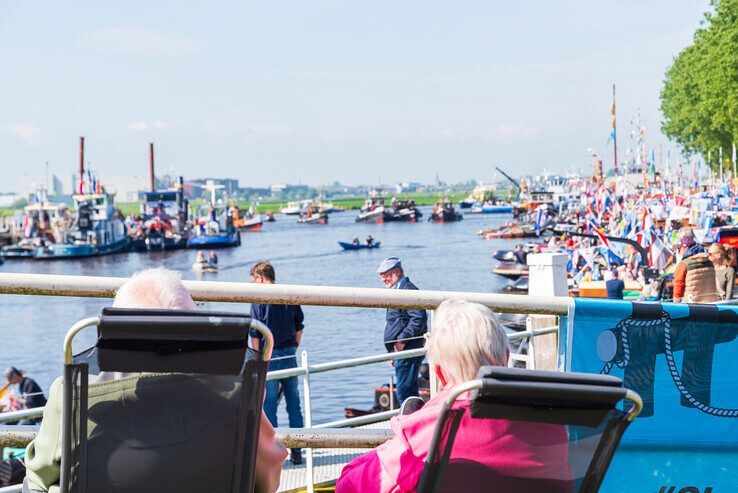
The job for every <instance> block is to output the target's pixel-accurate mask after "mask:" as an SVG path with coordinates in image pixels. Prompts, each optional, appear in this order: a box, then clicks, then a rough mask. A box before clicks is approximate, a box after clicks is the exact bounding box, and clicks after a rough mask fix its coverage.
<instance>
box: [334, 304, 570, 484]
mask: <svg viewBox="0 0 738 493" xmlns="http://www.w3.org/2000/svg"><path fill="white" fill-rule="evenodd" d="M429 336H430V337H429V338H428V342H427V349H428V361H429V363H430V367H431V371H432V372H433V373H434V374H435V376H436V377H437V378H438V381H439V386H440V388H439V391H438V393H437V394H436V395H435V396H433V397H432V398H431V399H430V400H429V401H428V402H427V403H425V405H423V406H422V407H421V408H420V409H418V410H417V411H415V412H413V413H411V414H406V415H400V416H396V417H394V418H392V419H391V420H390V428H391V429H392V432H393V435H394V437H393V438H392V439H390V440H389V441H387V442H385V443H384V444H382V445H381V446H379V447H377V448H376V449H374V450H373V451H371V452H369V453H367V454H365V455H362V456H360V457H358V458H356V459H354V460H353V461H352V462H350V463H349V464H348V465H346V466H345V467H344V468H343V471H342V472H341V476H340V478H339V479H338V483H337V484H336V492H337V493H350V492H367V493H385V492H393V493H394V492H400V491H415V488H416V486H417V484H418V481H419V479H420V476H421V472H422V470H423V465H424V461H425V459H426V456H427V454H428V451H429V448H430V444H431V440H432V438H433V431H434V429H435V425H436V420H437V419H438V415H439V414H440V412H441V409H442V406H443V403H444V401H445V400H446V399H447V397H448V395H449V391H450V390H451V389H452V388H453V387H454V386H456V385H459V384H462V383H464V382H467V381H469V380H473V379H474V378H476V375H477V372H478V371H479V369H480V368H481V367H482V366H485V365H493V366H507V360H508V356H509V353H508V349H507V338H506V337H505V333H504V331H503V330H502V328H501V327H500V325H499V324H498V322H497V320H496V318H495V315H494V314H493V313H492V312H491V311H490V310H489V309H488V308H486V307H484V306H482V305H480V304H477V303H470V302H468V301H464V300H460V299H451V300H447V301H444V302H443V303H441V304H440V305H439V306H438V309H437V310H436V312H435V317H434V319H433V332H431V333H430V334H429ZM454 407H455V408H461V409H465V410H466V412H464V414H463V416H462V418H461V422H460V424H459V428H458V432H457V435H456V439H455V441H454V444H453V448H452V449H451V456H450V461H449V464H448V466H447V470H446V478H447V479H446V481H447V483H446V484H450V483H449V482H448V481H453V482H454V483H453V484H454V485H455V488H454V490H455V491H486V490H488V489H489V488H491V487H492V486H494V488H495V489H499V491H520V489H519V488H516V484H515V482H516V479H515V478H516V477H517V478H521V477H527V478H535V477H539V478H540V477H547V478H552V479H556V480H559V481H561V482H563V483H565V484H564V485H563V486H564V487H565V486H566V484H568V483H570V482H571V478H572V472H571V469H570V467H569V465H568V460H567V458H568V454H567V434H566V428H565V427H564V426H561V425H552V424H538V423H525V422H517V421H510V420H505V419H476V418H472V417H471V416H470V414H469V412H468V408H469V395H468V394H466V395H462V396H461V397H460V398H459V399H458V400H457V403H456V405H455V406H454ZM469 461H472V462H474V463H476V464H479V465H481V466H482V467H484V468H487V469H488V470H490V472H491V473H492V474H494V473H496V474H498V475H499V478H498V480H497V481H498V482H497V483H492V484H489V483H486V482H485V478H484V477H482V476H484V475H478V474H473V475H472V474H468V473H467V474H461V473H458V474H456V475H455V469H454V464H463V463H464V462H466V463H468V462H469ZM478 470H479V469H477V471H478ZM506 476H507V477H508V478H509V479H508V480H507V481H505V480H503V478H504V477H506ZM487 480H488V478H487ZM502 482H504V483H505V484H502ZM518 486H520V485H518ZM443 491H447V489H443ZM448 491H451V490H448ZM545 491H557V492H558V491H567V489H566V488H564V489H546V490H545Z"/></svg>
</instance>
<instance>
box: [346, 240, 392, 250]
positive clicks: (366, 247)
mask: <svg viewBox="0 0 738 493" xmlns="http://www.w3.org/2000/svg"><path fill="white" fill-rule="evenodd" d="M381 243H382V242H381V241H377V242H375V243H372V244H371V245H367V244H366V243H347V242H345V241H339V242H338V244H339V245H341V248H343V249H344V250H370V249H372V248H379V245H380V244H381Z"/></svg>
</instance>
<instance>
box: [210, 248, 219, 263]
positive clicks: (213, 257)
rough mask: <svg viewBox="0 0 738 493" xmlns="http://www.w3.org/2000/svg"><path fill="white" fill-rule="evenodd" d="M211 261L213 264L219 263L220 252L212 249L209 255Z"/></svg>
mask: <svg viewBox="0 0 738 493" xmlns="http://www.w3.org/2000/svg"><path fill="white" fill-rule="evenodd" d="M208 260H209V262H210V263H211V264H213V265H218V254H217V253H215V252H213V251H211V252H210V256H209V259H208Z"/></svg>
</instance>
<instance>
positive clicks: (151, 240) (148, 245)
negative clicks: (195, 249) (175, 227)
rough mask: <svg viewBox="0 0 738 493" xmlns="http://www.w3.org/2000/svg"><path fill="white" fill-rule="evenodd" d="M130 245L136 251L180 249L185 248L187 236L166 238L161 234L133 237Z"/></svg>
mask: <svg viewBox="0 0 738 493" xmlns="http://www.w3.org/2000/svg"><path fill="white" fill-rule="evenodd" d="M132 247H133V249H134V250H135V251H137V252H157V251H163V250H180V249H182V248H187V238H186V237H184V236H181V237H179V238H167V237H162V236H158V235H157V236H148V237H146V238H135V239H134V240H133V242H132Z"/></svg>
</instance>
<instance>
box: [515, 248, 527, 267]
mask: <svg viewBox="0 0 738 493" xmlns="http://www.w3.org/2000/svg"><path fill="white" fill-rule="evenodd" d="M515 261H516V262H517V263H519V264H523V265H528V252H526V251H525V250H524V249H523V245H521V244H520V243H518V244H517V245H516V246H515Z"/></svg>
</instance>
